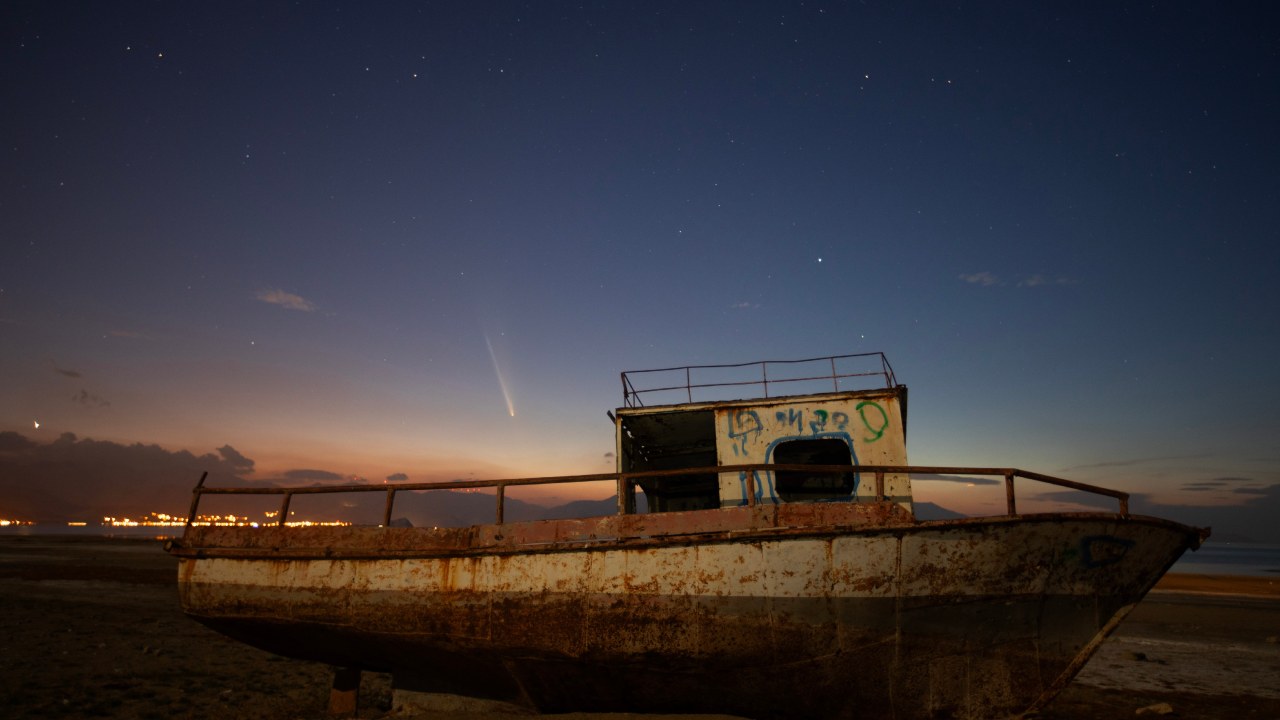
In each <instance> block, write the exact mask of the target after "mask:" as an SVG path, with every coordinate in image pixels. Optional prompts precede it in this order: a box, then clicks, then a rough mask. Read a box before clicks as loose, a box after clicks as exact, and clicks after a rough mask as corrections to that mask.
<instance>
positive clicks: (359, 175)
mask: <svg viewBox="0 0 1280 720" xmlns="http://www.w3.org/2000/svg"><path fill="white" fill-rule="evenodd" d="M0 37H2V38H3V46H2V49H0V53H2V55H0V108H2V109H0V136H2V137H3V140H4V143H3V146H0V149H2V150H3V152H4V162H3V163H0V188H2V195H0V197H2V198H3V201H2V204H0V250H2V252H0V378H3V380H2V381H0V431H5V432H9V433H10V435H9V436H7V437H8V438H9V440H8V443H7V444H5V443H0V460H4V459H5V457H6V455H7V457H8V459H9V460H13V458H14V457H16V456H17V455H20V454H22V453H23V452H28V451H34V450H35V449H37V448H39V449H41V452H47V453H49V454H51V455H56V454H57V452H58V450H57V448H59V447H68V448H70V447H74V446H75V445H77V444H80V445H84V443H85V441H86V440H87V439H90V438H91V439H93V440H94V441H97V442H98V443H99V445H98V446H102V447H105V444H111V445H112V447H114V446H115V445H119V446H126V447H128V446H134V445H135V444H139V443H140V444H142V445H144V446H148V447H149V446H152V445H155V446H159V447H158V448H153V449H154V450H161V449H162V450H163V451H164V452H166V453H181V452H182V451H189V452H190V453H192V454H194V455H195V456H204V455H207V454H209V453H218V452H221V451H219V450H218V449H219V448H225V449H227V450H228V451H229V453H234V455H231V454H229V453H228V452H222V454H221V455H218V456H216V457H219V458H221V459H223V460H225V461H226V462H227V463H228V464H229V465H231V466H233V467H234V468H239V472H240V473H241V475H242V476H243V477H245V478H246V479H249V480H272V479H280V478H284V477H286V474H287V473H290V472H293V473H295V474H294V476H293V477H300V476H302V475H301V474H299V473H298V471H300V470H311V471H315V472H313V473H312V475H313V476H315V477H326V475H325V474H326V473H329V474H333V475H334V476H342V477H348V478H350V477H360V478H368V479H371V480H374V481H379V482H380V481H381V480H382V479H383V478H386V477H388V476H391V475H393V474H404V475H405V476H407V477H408V479H410V480H414V481H425V480H432V479H451V478H460V477H504V476H505V477H519V476H529V475H546V474H567V473H579V472H602V471H609V470H611V469H612V467H613V460H612V457H611V456H610V455H608V453H610V452H611V451H612V450H613V438H612V426H611V425H610V423H609V422H608V419H607V418H606V417H605V410H606V409H609V408H613V407H616V406H617V405H619V404H620V401H621V397H620V385H619V382H618V372H619V371H621V370H629V369H644V368H649V367H667V366H672V365H683V364H691V363H693V364H696V363H716V362H746V361H751V360H759V359H789V358H804V357H813V356H820V355H828V354H840V353H851V352H865V351H874V350H881V351H884V352H885V353H886V354H887V355H888V357H889V359H890V361H891V362H892V363H893V366H894V369H895V370H896V372H897V376H898V378H899V380H900V381H902V382H904V383H905V384H907V385H908V386H910V388H911V397H910V402H911V408H910V426H909V435H908V447H909V457H910V459H911V460H912V461H913V462H915V463H918V464H978V465H1004V466H1015V467H1023V468H1027V469H1031V470H1037V471H1041V472H1046V473H1050V474H1057V475H1062V476H1065V477H1068V478H1071V479H1075V480H1081V481H1085V482H1096V483H1100V484H1105V485H1109V486H1112V487H1118V488H1120V489H1125V490H1129V491H1131V492H1134V493H1137V494H1140V496H1141V497H1142V498H1144V499H1145V502H1147V503H1148V505H1149V506H1160V507H1162V508H1163V507H1165V506H1172V507H1180V506H1188V507H1190V508H1195V507H1206V506H1239V507H1240V510H1241V512H1242V513H1246V512H1253V513H1257V512H1259V509H1260V508H1263V507H1264V506H1265V507H1268V508H1275V507H1277V506H1278V505H1280V448H1278V447H1277V440H1276V439H1277V437H1280V364H1278V363H1277V357H1280V322H1277V320H1276V315H1277V311H1280V283H1278V282H1277V281H1276V279H1275V275H1276V272H1277V270H1280V179H1278V173H1277V168H1278V167H1280V142H1278V141H1277V128H1280V92H1278V91H1277V88H1280V77H1278V76H1280V22H1277V17H1276V13H1275V12H1274V10H1272V9H1271V8H1270V6H1269V5H1268V4H1266V3H1254V4H1245V3H1240V4H1230V5H1228V4H1221V3H1207V2H1206V3H1157V4H1155V7H1151V4H1150V3H1141V4H1139V3H1123V2H1099V3H1079V2H1070V3H973V4H962V5H960V6H959V7H955V6H954V4H948V5H943V4H941V3H921V4H910V5H903V4H901V3H868V4H846V3H834V2H833V3H821V2H819V3H736V2H724V3H709V2H708V3H687V2H679V3H663V2H634V3H624V2H602V3H593V2H588V3H556V2H532V3H527V4H526V3H519V4H517V3H501V2H494V3H463V2H457V3H430V4H428V3H347V2H328V3H301V4H296V5H295V4H285V3H257V2H253V3H222V2H219V3H174V2H170V3H165V2H145V3H144V2H112V3H91V2H78V3H76V2H37V1H30V2H10V3H6V4H5V5H4V7H3V9H0ZM513 413H514V414H513ZM37 423H38V427H37V426H36V424H37ZM13 433H17V434H18V435H20V436H21V437H20V438H17V437H16V436H15V435H13ZM64 433H74V435H75V439H74V441H73V439H71V438H66V437H63V436H64ZM60 437H62V438H63V439H62V441H61V444H58V443H55V442H54V441H55V440H57V439H58V438H60ZM46 446H48V447H46ZM95 447H97V446H95ZM5 448H8V449H7V450H6V449H5ZM210 459H211V461H212V459H213V458H212V457H211V458H210ZM246 460H252V461H253V465H252V472H251V473H250V472H247V471H246V470H245V468H247V467H249V466H247V465H245V464H244V461H246ZM236 463H239V465H237V464H236ZM56 465H57V463H56V462H55V463H51V464H50V463H46V464H45V465H43V466H42V467H55V466H56ZM21 468H22V466H21V464H20V463H19V464H15V463H14V462H8V463H5V462H0V473H6V474H8V475H9V478H8V479H9V480H10V481H11V482H21V483H30V484H39V483H41V482H43V480H42V479H41V478H40V477H35V476H29V475H28V474H22V473H27V472H28V471H29V468H28V470H22V469H21ZM49 472H53V471H49ZM19 474H22V476H21V477H19ZM37 475H38V473H37ZM104 477H105V475H104ZM113 477H114V476H113ZM120 477H121V478H127V475H122V476H120ZM0 479H2V478H0ZM195 479H196V478H195V477H187V476H185V475H184V476H182V477H175V478H173V479H172V483H173V485H174V486H175V487H177V488H179V490H180V492H179V493H178V497H179V498H183V497H185V495H186V492H187V490H188V489H189V487H190V485H191V484H193V483H194V481H195ZM82 481H83V482H86V483H91V482H93V479H92V478H83V479H82ZM112 482H121V483H128V482H129V481H128V480H127V479H119V480H113V481H112ZM916 489H917V494H918V496H921V497H925V498H926V499H931V500H934V501H937V502H940V503H942V504H944V505H947V506H948V507H955V508H957V509H961V510H967V511H975V510H979V509H982V508H983V507H988V506H990V507H991V508H997V507H999V503H1002V502H1003V496H1002V494H1000V493H998V492H996V493H991V492H988V490H989V489H985V488H982V487H978V488H967V487H965V486H963V485H962V484H959V483H944V482H931V483H930V482H926V483H918V484H917V488H916ZM996 490H998V488H996ZM1033 490H1034V488H1033V487H1030V486H1028V487H1027V488H1026V493H1027V495H1028V496H1029V495H1030V494H1032V491H1033ZM978 492H983V493H985V494H983V495H982V500H978V499H976V493H978ZM543 499H544V500H546V501H551V500H556V499H560V500H563V499H566V498H543ZM3 500H4V497H3V496H2V495H0V516H3V515H5V514H6V510H5V508H4V507H3ZM988 501H990V502H989V503H988ZM1041 506H1042V507H1050V506H1051V504H1050V503H1049V502H1047V501H1046V502H1045V503H1042V505H1041ZM1035 507H1037V506H1036V505H1034V504H1032V505H1030V506H1028V507H1027V509H1034V508H1035ZM1061 507H1067V506H1061ZM1073 507H1074V506H1073ZM176 509H177V510H179V511H181V510H182V509H183V508H182V507H181V506H179V507H178V508H176ZM1215 512H1219V511H1215ZM1221 512H1225V513H1226V514H1225V515H1223V516H1224V517H1228V518H1230V517H1231V515H1230V511H1221ZM1173 514H1174V515H1177V514H1178V513H1177V512H1174V513H1173ZM1215 517H1216V516H1215ZM1191 519H1192V520H1195V518H1194V517H1192V518H1191ZM1229 522H1230V521H1228V523H1229Z"/></svg>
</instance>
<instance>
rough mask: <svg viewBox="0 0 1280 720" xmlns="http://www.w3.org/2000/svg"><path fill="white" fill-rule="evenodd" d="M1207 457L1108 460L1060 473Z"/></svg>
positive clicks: (1074, 466) (1198, 455)
mask: <svg viewBox="0 0 1280 720" xmlns="http://www.w3.org/2000/svg"><path fill="white" fill-rule="evenodd" d="M1207 457H1209V453H1196V454H1195V455H1162V456H1157V457H1144V458H1126V459H1124V460H1108V461H1106V462H1100V463H1090V464H1088V465H1073V466H1071V467H1069V468H1064V469H1063V470H1062V472H1072V471H1075V470H1092V469H1095V468H1112V467H1129V466H1130V465H1142V464H1144V463H1154V462H1168V461H1171V460H1200V459H1203V458H1207Z"/></svg>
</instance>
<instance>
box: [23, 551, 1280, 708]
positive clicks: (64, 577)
mask: <svg viewBox="0 0 1280 720" xmlns="http://www.w3.org/2000/svg"><path fill="white" fill-rule="evenodd" d="M162 544H163V543H162V541H159V540H156V539H153V538H134V537H126V538H120V537H113V538H103V537H95V536H84V535H80V536H76V535H70V536H68V535H57V536H47V535H46V536H33V535H8V536H0V699H2V700H3V702H4V705H5V707H6V709H7V712H8V713H10V715H9V717H13V718H15V720H17V719H18V718H31V719H35V718H68V719H70V718H101V717H109V718H119V719H120V720H162V719H165V718H175V717H181V718H188V719H189V720H200V719H203V718H209V719H212V718H222V717H238V718H245V719H246V720H319V719H320V718H324V717H325V716H326V715H325V711H326V709H327V704H328V699H329V690H330V687H331V683H332V679H333V674H332V673H333V671H332V668H329V667H328V666H326V665H322V664H318V663H309V662H303V661H299V660H292V659H288V658H283V657H279V656H275V655H271V654H270V653H266V652H263V651H260V650H256V649H254V648H252V647H249V646H246V645H243V644H241V643H238V642H236V641H233V640H231V639H229V638H226V637H224V636H222V635H219V634H217V633H214V632H212V631H210V630H208V629H206V628H205V627H204V626H203V625H200V624H199V623H196V622H194V621H192V620H191V619H189V618H187V617H186V616H185V615H184V614H183V613H182V611H181V608H180V607H179V604H178V597H177V587H176V561H175V560H174V559H173V558H171V557H169V556H168V555H167V554H166V553H164V551H163V548H162ZM1278 636H1280V578H1275V579H1272V578H1265V577H1262V578H1258V577H1251V576H1232V575H1187V574H1170V575H1166V576H1165V578H1163V579H1162V580H1161V582H1160V583H1158V584H1157V586H1156V587H1155V589H1153V590H1152V592H1151V593H1149V594H1148V596H1147V598H1146V599H1144V600H1143V601H1142V602H1141V603H1139V604H1138V605H1137V606H1136V607H1135V608H1134V610H1133V612H1131V613H1130V615H1129V617H1128V618H1126V619H1125V621H1124V622H1123V623H1121V625H1120V627H1119V629H1118V630H1117V631H1116V632H1115V633H1114V634H1113V635H1112V637H1110V638H1109V639H1107V641H1106V642H1105V643H1103V645H1102V647H1101V649H1100V650H1099V651H1098V653H1097V654H1096V655H1095V656H1094V657H1093V658H1092V659H1091V660H1090V661H1089V663H1088V664H1087V665H1086V666H1085V667H1084V670H1083V671H1082V672H1081V673H1080V675H1079V676H1077V678H1076V679H1075V680H1074V681H1073V682H1072V683H1071V684H1070V685H1069V686H1068V687H1067V689H1066V690H1065V691H1064V692H1063V693H1062V694H1060V695H1059V696H1058V697H1057V698H1055V699H1054V700H1053V702H1052V703H1050V704H1049V705H1048V706H1047V707H1045V708H1044V709H1043V710H1042V711H1041V712H1040V713H1039V714H1038V716H1037V717H1038V718H1040V719H1041V720H1082V719H1084V718H1102V719H1104V720H1108V719H1115V720H1118V719H1119V718H1132V717H1134V713H1135V711H1136V710H1138V709H1141V708H1144V707H1147V706H1151V705H1156V704H1159V703H1169V704H1170V705H1171V706H1172V707H1173V708H1174V711H1175V712H1176V713H1177V715H1179V716H1182V717H1197V718H1207V719H1209V720H1227V718H1232V719H1234V718H1241V717H1280V686H1276V683H1275V681H1274V676H1275V671H1276V669H1277V668H1280V638H1278ZM518 716H519V717H546V718H559V719H560V720H646V719H654V718H658V717H664V718H667V720H674V719H675V718H680V717H683V718H687V719H688V720H693V719H694V718H697V719H698V720H710V716H653V715H638V714H625V713H612V714H597V713H573V714H568V715H537V714H534V713H521V714H520V715H518ZM359 717H360V718H366V719H368V718H397V719H398V720H428V718H431V719H433V720H502V719H504V718H506V719H508V720H509V719H510V718H511V717H513V715H512V714H510V713H499V712H492V711H483V712H476V711H475V710H472V711H466V710H464V709H462V708H455V709H450V710H444V709H437V710H435V711H432V712H430V713H421V714H415V713H410V712H404V711H401V712H395V713H393V712H392V693H391V688H390V678H389V677H388V676H386V675H383V674H379V673H372V672H366V673H363V677H362V683H361V704H360V711H359ZM718 717H720V718H724V717H725V716H718Z"/></svg>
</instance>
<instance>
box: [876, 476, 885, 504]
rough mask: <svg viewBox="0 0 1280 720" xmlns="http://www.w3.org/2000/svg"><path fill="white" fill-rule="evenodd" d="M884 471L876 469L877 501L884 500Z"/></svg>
mask: <svg viewBox="0 0 1280 720" xmlns="http://www.w3.org/2000/svg"><path fill="white" fill-rule="evenodd" d="M884 499H885V497H884V471H883V470H877V471H876V502H884Z"/></svg>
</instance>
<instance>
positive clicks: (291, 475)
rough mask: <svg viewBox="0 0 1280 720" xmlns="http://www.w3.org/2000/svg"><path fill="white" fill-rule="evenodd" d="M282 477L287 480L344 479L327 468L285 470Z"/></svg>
mask: <svg viewBox="0 0 1280 720" xmlns="http://www.w3.org/2000/svg"><path fill="white" fill-rule="evenodd" d="M284 477H285V479H287V480H343V479H345V478H344V477H343V476H342V475H339V474H338V473H334V472H329V471H328V470H312V469H306V468H304V469H300V470H286V471H285V473H284Z"/></svg>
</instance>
